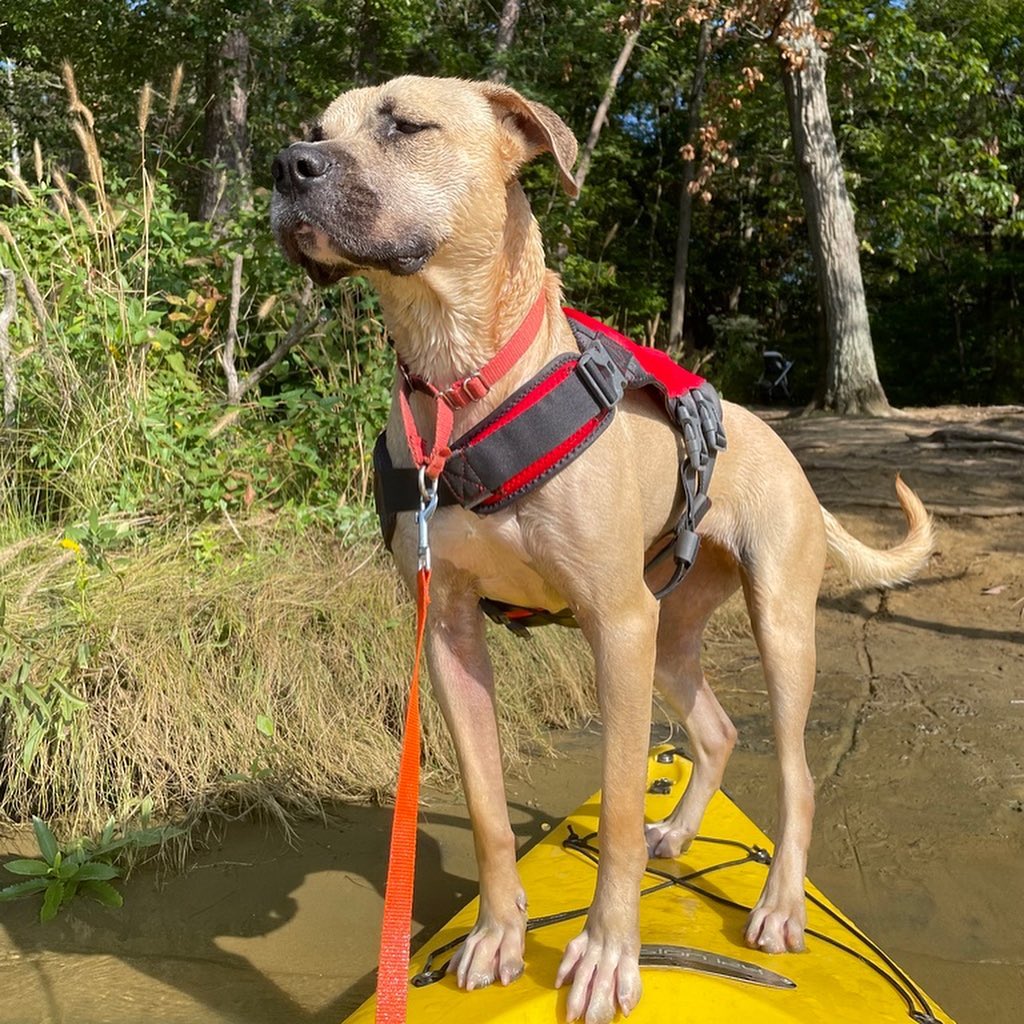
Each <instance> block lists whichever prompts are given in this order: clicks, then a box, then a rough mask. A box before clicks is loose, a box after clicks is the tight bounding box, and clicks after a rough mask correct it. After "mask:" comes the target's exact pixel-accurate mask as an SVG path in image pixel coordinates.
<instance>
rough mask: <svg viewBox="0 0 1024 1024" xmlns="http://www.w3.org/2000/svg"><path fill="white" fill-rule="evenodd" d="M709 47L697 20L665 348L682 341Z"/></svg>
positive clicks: (707, 27) (706, 26)
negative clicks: (674, 265)
mask: <svg viewBox="0 0 1024 1024" xmlns="http://www.w3.org/2000/svg"><path fill="white" fill-rule="evenodd" d="M710 49H711V21H710V19H706V20H705V21H702V22H701V23H700V37H699V38H698V40H697V63H696V65H695V66H694V69H693V86H692V88H691V89H690V96H689V100H688V101H687V115H686V148H687V153H686V154H684V157H683V176H682V181H681V186H682V190H681V192H680V194H679V230H678V232H677V234H676V269H675V277H674V278H673V280H672V308H671V311H670V312H669V318H668V344H669V348H672V349H678V348H679V347H680V346H681V345H682V343H683V322H684V320H685V317H686V272H687V269H688V267H689V262H690V225H691V224H692V222H693V192H692V191H691V186H692V185H693V181H694V178H695V177H696V167H697V153H696V149H695V147H696V143H697V132H698V131H699V130H700V121H701V107H702V106H703V103H704V78H705V75H706V73H707V66H708V51H709V50H710Z"/></svg>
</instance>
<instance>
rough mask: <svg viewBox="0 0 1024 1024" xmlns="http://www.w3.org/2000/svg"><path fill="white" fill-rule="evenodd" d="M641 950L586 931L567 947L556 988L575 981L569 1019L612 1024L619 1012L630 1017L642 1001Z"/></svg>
mask: <svg viewBox="0 0 1024 1024" xmlns="http://www.w3.org/2000/svg"><path fill="white" fill-rule="evenodd" d="M639 957H640V951H639V947H638V946H635V944H630V945H629V946H628V947H627V945H626V944H625V943H622V942H615V941H609V940H607V939H606V940H601V939H597V938H596V937H594V936H591V935H590V934H589V933H588V931H587V929H584V930H583V931H582V932H581V933H580V934H579V935H577V936H576V938H575V939H573V940H572V942H570V943H569V945H568V946H567V947H566V950H565V956H564V957H563V958H562V964H561V966H560V967H559V968H558V976H557V977H556V978H555V987H556V988H561V987H562V985H564V984H565V983H566V982H567V981H571V982H572V987H571V988H570V989H569V998H568V1000H567V1002H566V1011H565V1017H566V1020H567V1021H568V1022H569V1024H571V1022H572V1021H577V1020H582V1021H584V1022H585V1024H610V1021H612V1020H613V1019H614V1017H615V1015H616V1013H617V1012H618V1011H621V1012H622V1015H623V1016H624V1017H628V1016H629V1015H630V1013H631V1012H632V1011H633V1009H634V1007H635V1006H636V1004H637V1003H638V1002H639V1001H640V993H641V991H642V985H641V983H640V963H639Z"/></svg>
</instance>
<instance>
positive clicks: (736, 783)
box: [0, 410, 1024, 1024]
mask: <svg viewBox="0 0 1024 1024" xmlns="http://www.w3.org/2000/svg"><path fill="white" fill-rule="evenodd" d="M775 425H776V426H777V428H778V429H779V430H780V432H781V433H782V434H783V436H784V437H785V438H786V440H787V441H788V443H790V445H791V446H792V447H793V449H794V451H796V452H797V454H798V456H799V457H800V458H801V461H802V462H803V463H804V465H805V466H806V468H807V470H808V473H809V475H810V477H811V480H812V483H813V484H814V486H815V488H816V490H817V492H818V494H819V495H820V496H821V497H822V499H823V500H824V501H825V503H826V504H828V505H829V506H830V507H831V508H832V509H833V511H834V512H836V514H837V515H839V516H840V518H841V519H842V520H843V522H844V523H845V524H846V525H847V526H848V527H849V528H850V529H852V530H853V531H854V532H856V533H857V534H858V535H859V536H861V537H862V538H864V539H865V540H868V541H871V542H874V543H878V544H884V543H888V542H889V541H890V540H892V539H893V538H894V537H895V536H896V535H897V534H898V531H899V514H898V513H897V512H895V511H894V510H893V508H892V507H889V506H891V505H892V504H893V503H894V502H893V496H892V490H891V483H890V478H891V476H892V475H893V473H894V472H895V471H897V470H902V471H903V472H904V475H905V477H906V479H907V480H908V482H909V483H910V484H911V485H912V486H914V487H915V488H916V489H917V490H918V491H919V493H920V494H921V495H922V497H923V498H924V499H925V501H926V502H928V503H930V504H931V505H933V506H934V507H935V508H937V509H939V510H940V511H942V513H943V516H942V517H941V519H940V521H939V526H940V537H939V547H940V550H939V552H938V553H937V555H936V557H935V559H934V561H933V563H932V565H931V567H930V569H929V571H928V572H927V573H926V575H925V577H924V578H923V579H922V580H921V581H919V583H918V584H917V585H916V586H914V587H913V588H911V589H907V590H902V591H897V592H895V593H892V594H889V595H887V596H885V597H884V598H883V597H881V596H880V595H879V594H878V593H875V592H861V593H850V592H849V591H848V590H847V589H845V587H844V586H843V584H842V581H841V580H840V579H838V578H837V577H836V576H835V574H834V573H831V572H830V573H829V574H828V575H827V577H826V581H825V585H824V588H823V591H822V599H821V602H820V615H819V626H818V644H819V677H818V684H817V690H816V695H815V699H814V704H813V708H812V713H811V721H810V724H809V727H808V749H809V752H810V758H811V767H812V770H813V772H814V774H815V778H816V780H817V785H818V817H817V828H816V835H815V842H814V847H813V849H812V856H811V875H812V877H813V878H814V880H815V881H816V882H817V884H818V885H820V886H821V887H822V888H823V889H824V890H825V891H826V893H827V894H828V895H829V896H831V897H832V898H833V899H834V900H836V901H837V902H838V903H839V904H840V905H841V906H842V907H843V908H844V909H845V910H847V911H848V912H849V913H850V914H851V915H852V916H853V918H854V919H855V920H856V921H857V922H858V923H859V924H860V925H861V926H862V927H864V928H865V929H866V930H867V931H868V932H870V933H871V934H872V935H873V936H874V937H875V938H876V939H877V940H878V941H879V942H880V943H881V944H882V945H883V946H884V947H885V948H886V949H887V950H888V951H889V952H890V953H891V954H893V955H894V956H895V957H896V958H897V959H898V960H899V961H900V962H901V963H903V965H904V966H905V967H907V968H908V969H909V970H910V972H911V973H912V974H913V975H914V976H915V977H916V978H917V979H918V980H919V981H920V982H921V983H922V984H923V985H924V987H925V988H926V989H927V990H928V991H929V992H930V993H931V994H932V995H933V996H935V997H936V998H937V999H938V1000H939V1002H940V1003H941V1004H942V1005H943V1006H944V1008H945V1009H946V1010H947V1011H948V1012H950V1013H951V1014H952V1015H953V1016H954V1017H956V1018H957V1019H958V1020H959V1021H960V1022H961V1024H972V1022H981V1021H1007V1022H1009V1021H1012V1020H1016V1019H1018V1017H1019V1013H1020V1006H1021V1005H1022V1004H1024V944H1022V942H1021V940H1020V932H1019V913H1020V907H1021V906H1024V867H1022V865H1024V629H1022V620H1021V611H1022V609H1024V517H1022V516H1021V514H1020V513H1019V512H1018V513H1016V514H1007V513H1008V512H1010V511H1012V510H1013V509H1015V508H1017V509H1021V508H1024V468H1022V467H1024V456H1022V454H1021V451H1020V450H1017V449H1015V448H1014V447H1013V445H1012V443H1008V442H1006V441H1005V440H1004V441H1002V442H997V441H995V440H993V439H992V437H991V436H990V438H989V441H988V442H985V441H983V440H979V435H975V436H974V439H973V440H972V439H971V438H970V437H968V436H967V434H966V433H965V432H964V431H963V430H962V429H961V428H971V429H973V430H975V431H986V432H987V433H988V434H989V435H994V434H996V433H998V434H1000V435H1006V436H1009V437H1010V438H1011V441H1012V438H1013V437H1015V436H1020V438H1021V443H1022V444H1024V416H1022V414H1021V412H1020V411H1019V410H1016V411H1015V410H987V411H974V412H970V411H964V410H949V411H935V410H929V411H928V412H926V413H925V412H922V413H921V414H920V415H914V416H910V417H899V418H895V417H894V418H892V419H888V420H870V421H852V422H847V421H842V422H840V421H836V420H830V419H815V420H784V421H777V422H776V423H775ZM936 431H945V435H944V437H940V438H939V439H936V438H935V434H936ZM958 431H959V433H958ZM709 677H710V678H711V679H712V682H713V685H714V686H715V689H716V692H717V693H718V694H719V697H720V699H721V701H722V703H723V705H724V706H725V707H726V709H727V710H728V711H729V712H730V714H731V715H732V716H733V718H734V721H735V722H736V724H737V726H738V727H739V730H740V746H739V748H738V749H737V751H736V754H735V755H734V759H733V762H732V764H731V765H730V769H729V773H728V776H727V780H726V785H727V788H728V789H729V791H730V793H731V794H732V795H733V797H734V798H735V799H736V800H737V802H738V803H739V804H740V805H741V807H743V809H744V810H745V811H747V813H748V814H750V815H751V816H752V817H753V818H754V819H755V820H756V821H757V822H758V823H759V824H761V825H762V826H765V827H767V828H768V829H769V831H770V830H771V824H772V820H773V813H774V796H773V783H772V779H773V772H774V759H773V752H772V743H771V737H770V732H769V730H768V728H767V720H766V717H765V695H764V686H763V681H762V679H761V674H760V669H759V666H758V663H757V659H756V655H755V652H754V649H753V645H752V643H751V642H750V640H749V639H748V638H746V637H743V636H736V637H734V638H732V639H721V640H719V641H718V642H717V643H716V644H715V645H714V646H713V648H712V650H711V651H710V658H709ZM666 730H667V727H666V726H665V724H664V723H663V722H661V723H659V724H658V725H656V738H657V739H659V740H660V739H664V738H665V736H666ZM558 746H559V748H560V751H561V756H560V757H559V759H558V760H557V761H554V762H552V761H549V760H541V761H538V762H537V763H536V764H535V765H534V767H533V768H532V769H531V772H530V776H529V778H524V779H515V780H513V781H512V782H511V784H510V800H511V802H512V805H513V806H512V809H513V821H514V823H515V827H516V831H517V835H518V836H519V837H520V841H521V842H523V843H528V842H530V841H531V840H534V839H536V838H538V837H539V836H540V835H542V834H543V831H544V827H545V826H546V825H549V824H550V823H552V822H554V821H557V820H559V819H560V818H561V817H562V816H564V814H565V813H567V812H568V811H569V810H570V809H572V808H573V807H575V806H576V805H577V804H578V803H579V802H580V801H581V800H582V799H583V797H585V796H586V795H587V794H588V793H590V792H591V791H592V790H593V789H594V788H596V786H597V784H598V774H597V758H598V746H597V738H596V736H595V735H594V734H593V733H583V734H574V735H567V736H562V737H560V738H559V741H558ZM332 814H333V816H334V820H332V821H331V822H330V823H326V824H325V823H306V824H303V825H301V826H300V828H299V830H298V835H297V837H296V840H295V842H294V844H293V845H289V844H288V842H287V841H286V840H285V838H284V837H283V836H282V835H281V834H280V833H279V832H277V831H268V830H266V829H264V828H262V827H261V826H259V825H251V824H250V825H239V826H234V827H232V828H231V829H230V830H229V831H228V833H227V835H226V837H225V839H224V841H223V842H222V843H220V844H219V845H217V846H216V847H214V848H211V849H210V850H209V851H207V852H206V853H204V854H203V855H201V856H199V857H196V858H195V859H194V861H193V862H192V863H191V864H190V866H189V868H188V870H187V871H186V872H185V873H183V874H179V875H173V876H164V877H158V876H157V875H155V874H154V873H152V872H148V871H145V870H143V871H139V872H137V873H136V874H135V875H134V876H133V878H132V879H131V880H130V882H129V883H128V884H127V885H126V886H125V887H124V890H125V897H126V904H125V907H124V908H123V910H121V911H111V910H106V909H104V908H101V907H99V906H96V905H88V904H84V905H81V906H77V905H76V907H75V908H74V909H73V911H71V912H66V913H65V914H62V915H61V918H60V919H59V920H58V921H57V922H54V923H53V924H51V925H49V926H45V927H40V926H39V925H38V924H37V923H36V921H35V908H33V907H31V906H29V905H27V904H26V905H21V904H0V1024H23V1022H24V1024H38V1022H47V1024H56V1022H63V1021H68V1022H70V1021H75V1022H76V1024H106V1022H111V1024H128V1022H134V1021H138V1020H142V1019H146V1020H147V1021H153V1022H158V1024H162V1022H167V1024H179V1022H181V1024H185V1022H188V1024H219V1022H229V1021H230V1022H240V1021H247V1022H251V1024H283V1022H285V1021H290V1022H294V1021H309V1022H314V1024H336V1022H337V1021H338V1020H339V1019H340V1018H342V1017H343V1016H344V1014H345V1013H346V1011H348V1010H349V1009H351V1008H352V1007H354V1006H355V1005H356V1004H357V1003H358V1002H359V1001H361V999H362V998H363V997H364V996H365V994H366V993H367V992H368V991H369V988H370V986H371V984H372V970H373V967H374V964H375V959H376V948H375V947H376V938H377V927H378V918H379V912H380V904H381V896H380V890H381V886H382V884H383V876H384V861H383V851H384V849H385V845H386V833H387V829H388V824H389V813H388V812H387V810H383V809H379V808H361V807H355V808H336V809H334V810H333V811H332ZM422 820H423V834H422V838H421V847H420V875H419V885H418V892H417V903H416V920H417V924H418V926H419V927H421V928H423V929H425V930H426V931H428V932H429V930H431V929H433V928H434V927H436V926H437V925H438V924H440V923H441V922H442V921H444V920H445V919H446V918H447V917H448V916H449V915H450V913H451V912H453V911H454V910H455V909H456V908H457V907H458V906H460V905H462V904H463V903H464V902H465V901H466V900H467V899H469V898H470V896H472V895H473V893H474V891H475V882H474V881H473V879H474V876H475V872H474V867H473V862H472V849H471V842H470V837H469V832H468V826H467V822H466V820H465V814H464V808H463V806H462V804H461V801H460V800H459V799H458V797H457V796H454V795H452V794H448V795H444V794H440V795H439V794H432V795H431V796H430V800H429V803H428V805H427V806H426V807H425V809H424V812H423V815H422ZM13 846H14V844H13V842H11V841H9V842H6V843H5V842H3V841H0V853H6V852H7V849H6V848H5V847H7V848H11V849H13ZM683 941H685V940H683Z"/></svg>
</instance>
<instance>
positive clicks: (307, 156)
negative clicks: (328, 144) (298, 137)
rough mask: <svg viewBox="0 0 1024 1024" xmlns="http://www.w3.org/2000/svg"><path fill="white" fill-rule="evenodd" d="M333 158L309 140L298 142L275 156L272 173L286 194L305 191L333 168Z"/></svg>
mask: <svg viewBox="0 0 1024 1024" xmlns="http://www.w3.org/2000/svg"><path fill="white" fill-rule="evenodd" d="M331 166H332V160H331V158H330V157H329V156H328V155H327V154H326V153H324V152H322V151H321V150H320V149H318V148H317V147H316V146H314V145H312V144H311V143H309V142H296V143H294V144H293V145H291V146H289V147H288V148H287V149H282V150H281V152H280V153H278V154H277V156H276V157H274V162H273V164H271V167H270V173H271V175H272V176H273V178H274V187H275V188H276V189H277V191H278V192H281V193H283V194H284V195H294V194H297V193H299V192H305V191H306V190H307V189H308V188H309V187H310V186H311V185H315V184H316V183H317V182H318V181H319V180H321V179H322V178H323V177H324V176H325V175H326V174H327V172H328V171H329V170H330V169H331Z"/></svg>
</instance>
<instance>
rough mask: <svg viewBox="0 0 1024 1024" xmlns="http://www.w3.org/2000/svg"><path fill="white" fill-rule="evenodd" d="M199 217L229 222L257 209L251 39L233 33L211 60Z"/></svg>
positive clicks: (238, 33) (237, 31)
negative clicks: (251, 156)
mask: <svg viewBox="0 0 1024 1024" xmlns="http://www.w3.org/2000/svg"><path fill="white" fill-rule="evenodd" d="M206 85H207V88H206V97H207V99H206V119H205V123H204V128H203V157H204V159H205V161H206V166H205V168H204V170H203V180H202V190H201V194H200V197H199V217H200V219H202V220H211V221H224V220H226V219H227V218H228V217H229V216H231V214H232V213H234V212H235V211H237V210H251V209H252V170H251V167H250V163H249V36H248V34H247V33H246V32H245V31H244V30H243V29H240V28H233V29H229V30H228V32H227V34H226V35H225V36H224V38H223V40H222V41H221V44H220V47H219V48H218V49H217V50H211V52H210V54H209V56H208V58H207V72H206Z"/></svg>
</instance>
